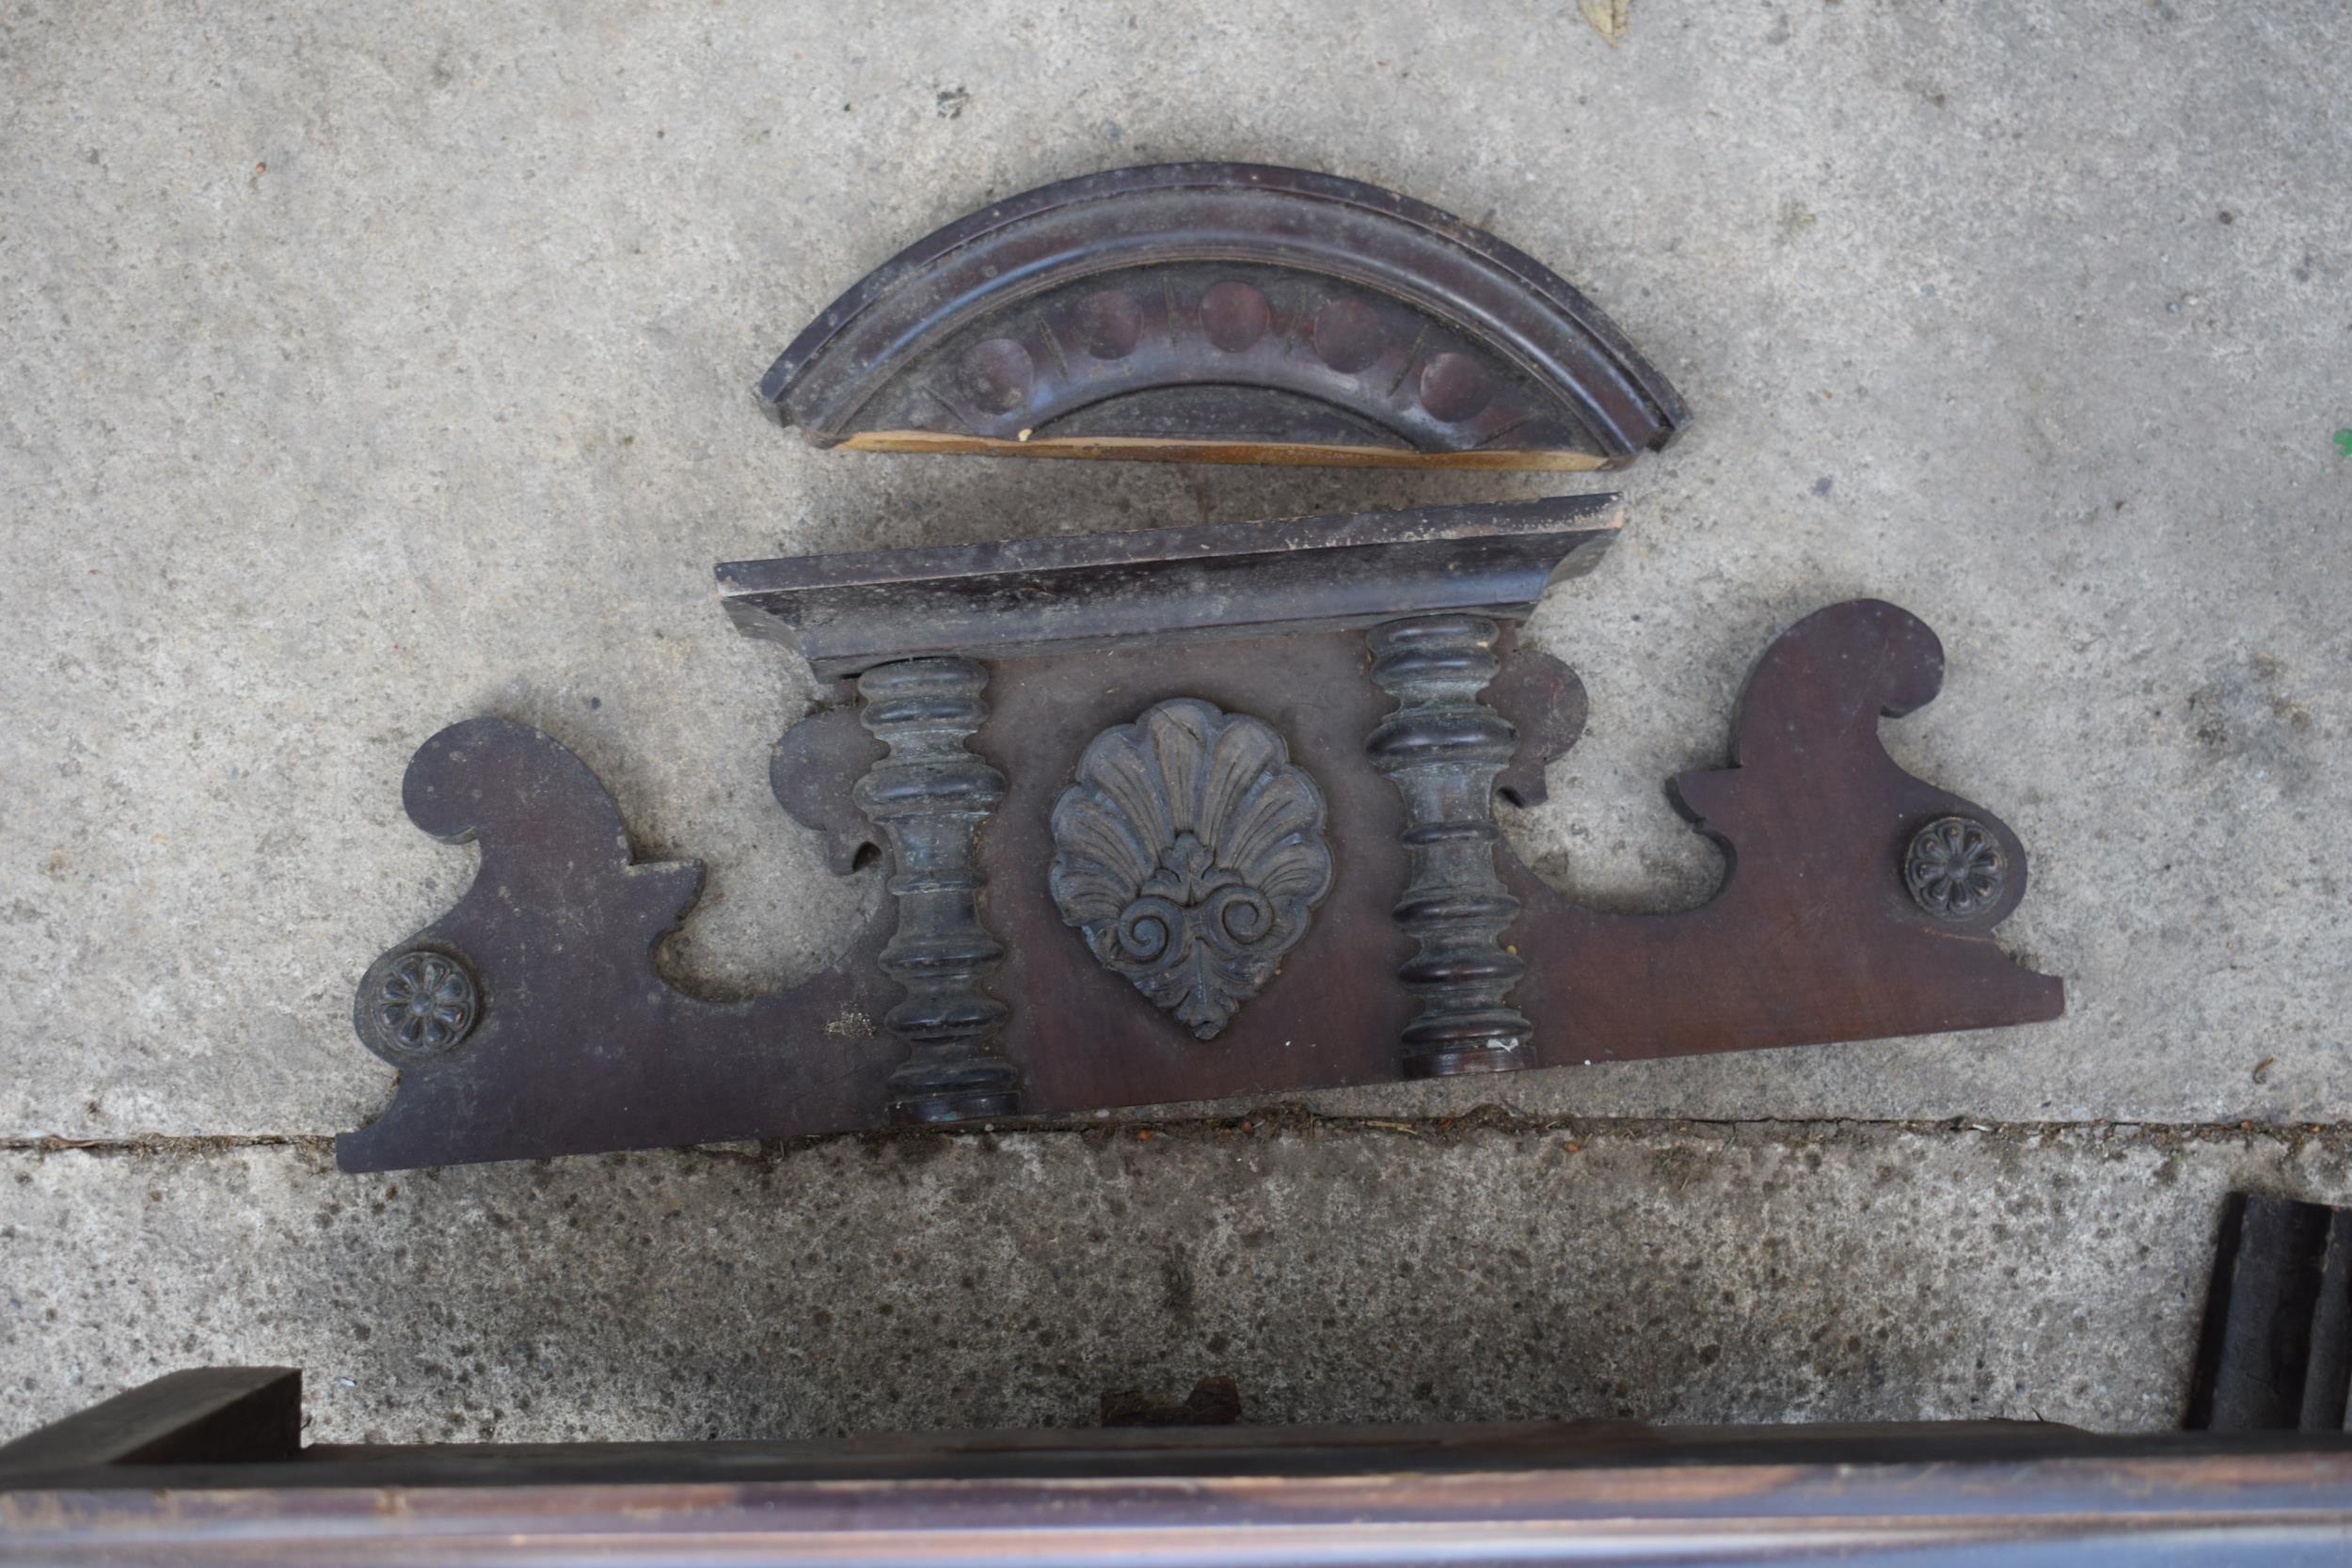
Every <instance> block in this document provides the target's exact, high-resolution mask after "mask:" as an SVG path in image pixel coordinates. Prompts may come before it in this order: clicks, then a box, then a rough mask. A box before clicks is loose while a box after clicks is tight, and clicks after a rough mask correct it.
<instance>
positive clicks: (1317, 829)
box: [1048, 697, 1331, 1039]
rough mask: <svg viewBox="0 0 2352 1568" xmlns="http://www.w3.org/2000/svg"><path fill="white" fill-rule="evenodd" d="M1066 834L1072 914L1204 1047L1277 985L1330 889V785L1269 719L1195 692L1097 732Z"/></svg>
mask: <svg viewBox="0 0 2352 1568" xmlns="http://www.w3.org/2000/svg"><path fill="white" fill-rule="evenodd" d="M1053 834H1054V847H1055V850H1056V853H1055V857H1054V867H1053V872H1052V875H1051V877H1050V879H1049V884H1048V885H1049V887H1050V888H1051V891H1052V893H1053V896H1054V902H1055V904H1056V906H1057V908H1059V910H1060V911H1061V916H1062V919H1063V920H1064V921H1065V922H1067V923H1068V924H1070V925H1072V926H1074V927H1078V928H1079V929H1080V930H1081V931H1083V932H1084V933H1085V935H1086V940H1087V945H1088V947H1089V949H1090V950H1091V951H1092V952H1093V954H1094V956H1095V958H1097V959H1098V960H1099V961H1100V962H1101V963H1102V964H1103V965H1104V968H1106V969H1109V970H1111V971H1112V972H1113V973H1114V974H1120V975H1123V976H1124V977H1125V978H1126V979H1127V980H1128V981H1129V982H1130V983H1131V984H1133V985H1134V986H1135V988H1136V990H1139V991H1141V992H1142V993H1143V994H1144V995H1145V996H1147V997H1149V998H1150V999H1151V1000H1152V1003H1153V1004H1154V1005H1155V1006H1159V1007H1161V1008H1163V1009H1165V1010H1167V1011H1168V1012H1171V1013H1173V1014H1175V1015H1176V1017H1177V1019H1178V1020H1179V1021H1180V1022H1183V1023H1184V1025H1185V1026H1186V1027H1188V1028H1189V1029H1190V1030H1191V1031H1192V1033H1193V1034H1194V1036H1195V1037H1198V1038H1200V1039H1211V1038H1214V1037H1216V1035H1217V1034H1218V1033H1220V1032H1221V1031H1222V1030H1223V1029H1224V1027H1225V1025H1226V1024H1227V1023H1228V1022H1231V1020H1232V1016H1233V1014H1234V1012H1235V1011H1236V1010H1238V1009H1239V1007H1240V1006H1241V1005H1242V1004H1243V1003H1244V1002H1247V1001H1248V999H1249V998H1250V997H1252V996H1254V995H1256V994H1257V993H1258V992H1259V991H1260V990H1263V988H1264V986H1265V984H1266V982H1267V981H1269V980H1271V979H1272V978H1273V977H1274V974H1275V971H1276V970H1277V968H1278V967H1279V964H1280V962H1281V959H1282V958H1283V955H1285V954H1287V953H1288V952H1289V951H1290V950H1291V949H1292V948H1293V947H1295V946H1296V945H1297V944H1298V942H1299V940H1300V939H1301V938H1302V937H1304V936H1305V935H1306V932H1307V926H1308V922H1309V917H1310V912H1311V910H1312V908H1313V906H1314V904H1315V903H1316V902H1317V901H1318V900H1320V899H1321V898H1322V897H1323V895H1325V894H1326V893H1327V892H1328V891H1329V890H1330V886H1331V850H1330V846H1329V845H1328V844H1327V842H1326V840H1325V837H1324V802H1323V792H1322V791H1321V790H1319V789H1318V788H1316V787H1315V783H1314V781H1313V780H1312V779H1311V778H1309V777H1308V776H1307V774H1306V773H1305V772H1304V771H1303V770H1302V769H1300V768H1296V767H1295V766H1294V765H1293V764H1292V763H1291V761H1290V753H1289V750H1288V748H1287V747H1285V746H1284V745H1283V743H1282V737H1281V736H1279V735H1278V734H1276V733H1275V731H1274V730H1273V728H1272V727H1271V726H1269V725H1267V724H1266V723H1264V722H1263V721H1260V720H1257V719H1253V718H1250V717H1249V716H1248V715H1247V714H1239V713H1226V712H1223V711H1221V710H1220V709H1218V708H1217V707H1216V705H1213V704H1210V703H1205V702H1201V701H1200V700H1199V699H1197V698H1190V697H1183V698H1177V699H1174V700H1172V701H1169V702H1165V703H1161V704H1158V705H1155V706H1153V707H1152V708H1149V709H1147V710H1146V711H1145V712H1144V714H1143V715H1142V717H1140V718H1138V719H1137V720H1136V721H1135V722H1134V723H1132V724H1120V725H1115V726H1114V727H1112V728H1110V729H1108V730H1105V731H1104V732H1103V733H1102V734H1101V735H1099V736H1095V738H1094V740H1093V742H1092V743H1091V744H1089V746H1088V747H1087V750H1086V754H1085V755H1084V756H1083V757H1081V758H1080V759H1079V762H1078V777H1077V782H1076V783H1075V784H1072V785H1071V787H1070V788H1069V789H1068V790H1066V791H1064V792H1063V794H1062V797H1061V799H1060V800H1058V801H1057V802H1056V803H1055V806H1054V816H1053Z"/></svg>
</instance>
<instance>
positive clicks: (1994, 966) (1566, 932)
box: [1504, 600, 2066, 1066]
mask: <svg viewBox="0 0 2352 1568" xmlns="http://www.w3.org/2000/svg"><path fill="white" fill-rule="evenodd" d="M1943 681H1944V650H1943V646H1942V644H1941V643H1939V642H1938V641H1936V637H1935V634H1934V633H1933V632H1931V631H1930V630H1929V629H1928V628H1927V626H1925V625H1923V624H1922V623H1921V622H1920V621H1919V620H1918V619H1917V618H1916V617H1915V616H1913V615H1912V614H1910V613H1909V612H1907V611H1905V610H1899V609H1897V608H1896V607H1895V606H1893V605H1890V604H1884V603H1881V602H1879V601H1877V600H1862V601H1858V602H1855V603H1851V604H1842V605H1836V606H1833V607H1832V608H1830V609H1828V610H1821V611H1820V612H1819V613H1817V614H1814V615H1811V616H1808V617H1806V618H1805V619H1804V621H1801V622H1799V623H1798V624H1797V625H1796V626H1793V627H1791V628H1790V629H1789V630H1788V631H1787V632H1784V633H1783V634H1782V635H1781V637H1780V639H1779V640H1778V641H1775V642H1774V643H1773V644H1772V648H1771V649H1770V650H1769V651H1768V652H1767V653H1766V654H1765V656H1764V657H1763V658H1762V659H1760V660H1758V661H1757V664H1756V673H1754V675H1752V676H1751V677H1750V679H1749V681H1748V688H1747V692H1746V695H1745V696H1744V697H1743V698H1742V699H1741V701H1740V715H1739V720H1738V723H1737V726H1736V728H1735V730H1734V738H1733V742H1732V763H1733V766H1732V767H1730V768H1723V769H1719V770H1715V771H1710V772H1701V773H1685V774H1682V775H1681V776H1680V777H1678V778H1677V779H1676V780H1675V781H1674V782H1673V784H1672V787H1671V794H1672V796H1673V799H1674V800H1675V802H1676V804H1677V806H1678V807H1679V808H1680V809H1681V810H1682V811H1683V812H1684V814H1685V815H1686V816H1689V817H1690V818H1691V820H1692V824H1693V825H1694V826H1695V827H1697V828H1698V830H1699V831H1700V832H1704V833H1706V834H1707V835H1708V837H1709V838H1711V839H1713V840H1714V841H1715V842H1716V843H1717V844H1718V845H1719V846H1721V847H1722V848H1723V850H1724V860H1725V863H1726V867H1725V875H1724V884H1723V887H1722V889H1721V891H1719V892H1718V893H1717V894H1716V895H1715V896H1714V897H1713V898H1712V899H1710V900H1709V901H1708V902H1707V903H1706V904H1703V905H1701V906H1700V907H1699V908H1697V909H1695V910H1690V911H1684V912H1682V913H1679V914H1665V915H1622V914H1606V913H1602V912H1600V911H1596V910H1590V909H1586V908H1584V907H1583V906H1581V905H1579V904H1577V903H1576V902H1575V901H1574V900H1572V899H1570V898H1568V897H1567V896H1566V895H1564V894H1562V893H1560V892H1559V891H1558V890H1557V889H1555V888H1552V887H1550V886H1549V885H1547V884H1546V883H1545V882H1543V881H1542V880H1541V879H1538V878H1537V877H1536V876H1535V875H1534V872H1532V871H1530V870H1528V869H1527V867H1526V866H1524V865H1521V864H1518V863H1517V862H1515V861H1514V862H1506V864H1505V869H1504V880H1505V881H1506V882H1508V883H1509V884H1510V886H1511V888H1512V889H1513V891H1515V892H1516V893H1518V895H1519V897H1520V899H1521V900H1522V901H1523V908H1522V910H1521V912H1520V917H1519V921H1518V925H1517V927H1514V930H1513V938H1512V940H1513V941H1514V942H1516V943H1517V944H1518V950H1519V954H1520V956H1521V957H1522V958H1525V959H1526V961H1527V966H1528V975H1527V979H1526V981H1525V983H1524V984H1522V985H1521V987H1520V988H1519V1002H1520V1006H1523V1007H1524V1008H1525V1009H1526V1010H1527V1013H1528V1015H1529V1017H1531V1018H1533V1019H1534V1021H1535V1025H1536V1029H1535V1040H1534V1049H1535V1051H1536V1053H1537V1054H1538V1056H1539V1057H1540V1058H1541V1059H1542V1061H1543V1062H1544V1063H1545V1064H1546V1065H1549V1066H1566V1065H1574V1064H1577V1063H1581V1062H1587V1061H1596V1062H1597V1061H1614V1060H1623V1059H1628V1058H1632V1057H1641V1056H1674V1055H1683V1054H1687V1053H1699V1052H1712V1051H1745V1050H1753V1049H1756V1048H1757V1047H1760V1046H1780V1045H1804V1044H1816V1043H1820V1042H1825V1041H1830V1040H1855V1039H1875V1038H1882V1037H1888V1036H1895V1035H1920V1034H1930V1033H1936V1032H1941V1031H1946V1030H1955V1029H1976V1028H1983V1027H1986V1026H1988V1025H1996V1024H2015V1023H2037V1022H2044V1021H2047V1020H2049V1019H2054V1018H2057V1017H2058V1015H2059V1014H2060V1013H2061V1012H2063V1011H2064V1010H2065V1006H2066V992H2065V987H2064V985H2063V984H2062V983H2061V982H2060V981H2059V980H2058V979H2057V978H2056V977H2055V976H2052V975H2047V974H2033V973H2031V972H2030V971H2028V970H2026V969H2023V968H2021V967H2019V966H2018V964H2017V963H2016V962H2015V961H2014V960H2012V959H2011V958H2010V957H2009V956H2008V955H2007V954H2005V953H2003V952H2002V951H2001V949H2000V947H1999V945H1998V944H1997V943H1995V942H1994V940H1993V934H1992V933H1993V927H1994V926H1996V925H1998V924H1999V923H2000V921H2001V920H2002V919H2003V918H2005V917H2006V916H2007V915H2008V914H2009V912H2010V911H2011V910H2013V909H2015V908H2016V907H2017V903H2018V901H2019V900H2020V899H2022V898H2023V897H2024V896H2025V894H2026V851H2025V847H2024V846H2023V845H2022V844H2020V843H2019V842H2018V840H2017V835H2016V834H2015V833H2013V832H2010V830H2009V828H2008V826H2007V825H2006V824H2004V823H2002V822H2001V821H2000V820H1999V819H1998V818H1996V817H1994V816H1992V815H1991V814H1990V813H1988V812H1986V811H1984V810H1983V809H1982V808H1980V807H1978V806H1975V805H1972V804H1970V803H1969V802H1967V801H1965V800H1961V799H1960V798H1959V797H1958V796H1955V795H1949V794H1947V793H1946V792H1945V791H1943V790H1940V789H1938V788H1936V787H1935V786H1934V785H1932V784H1927V783H1924V782H1923V781H1921V780H1918V779H1915V778H1913V777H1912V776H1911V775H1910V774H1908V773H1906V772H1904V771H1903V770H1902V769H1901V768H1899V767H1897V766H1896V765H1895V762H1894V760H1893V759H1892V758H1890V757H1889V756H1888V755H1887V754H1886V749H1885V747H1884V746H1883V745H1882V744H1881V743H1880V741H1879V735H1878V726H1879V721H1880V719H1881V718H1894V717H1899V716H1900V715H1902V714H1905V713H1909V712H1911V711H1912V710H1913V709H1914V708H1916V707H1918V706H1919V705H1922V704H1924V703H1926V702H1928V701H1929V700H1930V699H1931V698H1932V697H1933V696H1934V695H1935V693H1936V691H1937V689H1939V688H1940V687H1941V686H1942V685H1943ZM1950 816H1961V817H1963V818H1966V819H1968V820H1970V821H1973V822H1976V823H1978V824H1980V825H1981V826H1982V827H1983V828H1985V829H1986V830H1987V831H1988V832H1990V833H1991V834H1992V835H1993V836H1994V838H1996V839H1997V840H1998V841H1999V842H2000V843H2001V844H2002V845H2003V846H2004V847H2006V849H2007V854H2008V866H2009V874H2008V878H2007V888H2006V891H2005V892H2004V893H2003V894H2002V895H2001V896H2000V897H1999V898H1998V899H1997V900H1995V901H1994V902H1993V903H1992V904H1991V905H1989V906H1988V907H1986V908H1985V909H1983V910H1981V911H1979V912H1978V913H1976V914H1975V915H1973V916H1972V917H1971V918H1969V919H1966V920H1964V921H1960V922H1952V921H1948V920H1941V919H1937V918H1936V917H1934V916H1932V915H1931V914H1929V913H1928V912H1926V911H1923V910H1922V909H1921V908H1920V907H1919V906H1918V904H1917V903H1916V902H1915V900H1914V899H1913V898H1912V897H1911V895H1909V894H1908V893H1907V892H1906V890H1905V887H1904V883H1903V879H1902V874H1901V873H1902V865H1903V856H1904V851H1905V848H1906V847H1907V846H1908V845H1909V843H1910V841H1911V839H1912V837H1913V835H1914V834H1915V833H1916V832H1918V831H1919V830H1920V829H1921V828H1923V827H1925V826H1926V825H1928V824H1929V823H1931V822H1934V821H1937V820H1939V819H1942V818H1946V817H1950Z"/></svg>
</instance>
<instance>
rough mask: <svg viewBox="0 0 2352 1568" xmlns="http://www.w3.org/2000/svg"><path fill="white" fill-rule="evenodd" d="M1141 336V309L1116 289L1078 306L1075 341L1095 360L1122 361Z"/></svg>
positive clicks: (1101, 291)
mask: <svg viewBox="0 0 2352 1568" xmlns="http://www.w3.org/2000/svg"><path fill="white" fill-rule="evenodd" d="M1142 336H1143V309H1142V307H1140V306H1138V305H1137V304H1136V302H1135V300H1134V299H1133V298H1132V297H1130V296H1129V295H1128V294H1126V293H1122V292H1121V291H1120V290H1118V289H1098V290H1096V291H1095V292H1094V293H1090V294H1089V295H1087V296H1086V298H1084V299H1082V300H1080V301H1079V302H1078V341H1079V342H1080V343H1081V344H1082V345H1084V347H1085V349H1086V351H1087V352H1088V353H1089V354H1090V355H1092V356H1094V357H1095V358H1097V359H1124V358H1125V357H1126V356H1129V355H1130V354H1133V353H1134V352H1135V351H1136V341H1137V340H1138V339H1140V338H1141V337H1142Z"/></svg>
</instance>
